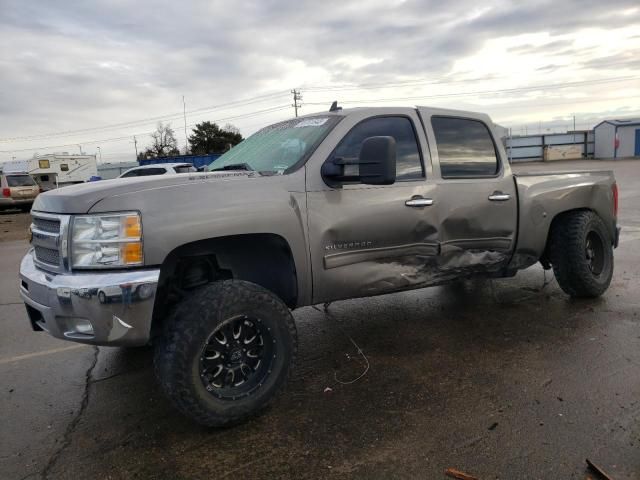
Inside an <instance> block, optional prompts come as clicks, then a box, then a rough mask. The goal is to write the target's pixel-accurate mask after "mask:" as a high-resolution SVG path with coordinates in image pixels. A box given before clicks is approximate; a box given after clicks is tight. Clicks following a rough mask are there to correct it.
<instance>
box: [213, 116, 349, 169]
mask: <svg viewBox="0 0 640 480" xmlns="http://www.w3.org/2000/svg"><path fill="white" fill-rule="evenodd" d="M340 118H341V117H338V116H326V115H325V116H318V117H305V118H295V119H293V120H287V121H286V122H281V123H276V124H274V125H270V126H268V127H265V128H263V129H262V130H260V131H258V132H256V133H254V134H253V135H251V136H250V137H249V138H247V139H246V140H244V141H242V142H241V143H239V144H238V145H236V146H235V147H233V148H232V149H231V150H229V151H228V152H227V153H225V154H224V155H222V156H221V157H220V158H218V159H217V160H215V161H214V162H213V163H211V164H209V166H208V167H207V170H208V171H212V170H218V169H221V170H222V169H225V167H227V168H226V169H227V170H233V169H236V166H237V169H238V170H256V171H258V172H272V173H278V174H283V173H285V171H286V170H288V169H289V168H291V167H293V166H294V165H296V164H297V163H298V162H301V161H304V160H306V159H307V158H308V157H309V155H311V153H313V151H314V150H315V148H316V147H317V146H318V145H319V144H320V142H321V141H322V140H323V139H324V138H325V137H326V136H327V134H328V133H329V132H330V131H331V129H332V128H333V127H334V126H335V125H336V123H338V121H340Z"/></svg>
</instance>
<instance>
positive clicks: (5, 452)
mask: <svg viewBox="0 0 640 480" xmlns="http://www.w3.org/2000/svg"><path fill="white" fill-rule="evenodd" d="M574 168H589V169H599V168H604V169H614V170H615V172H616V176H617V178H618V184H619V186H620V208H621V213H620V218H619V222H620V225H621V226H622V227H623V233H622V237H621V244H620V247H619V248H618V249H617V250H616V252H615V256H616V267H615V273H614V278H613V282H612V285H611V288H610V289H609V290H608V292H607V293H606V294H605V295H604V296H603V297H602V298H600V299H597V300H588V301H576V300H571V299H569V298H568V297H567V296H566V295H564V294H563V293H562V292H561V290H560V289H559V287H558V285H557V283H556V282H555V280H553V275H552V274H550V273H548V272H547V273H546V275H545V273H544V272H543V270H542V269H541V268H540V267H539V266H536V267H532V268H530V269H528V270H526V271H524V272H520V273H519V274H518V276H517V277H516V278H513V279H504V280H494V281H490V280H482V281H480V280H479V281H466V282H461V283H456V284H454V285H450V286H445V287H437V288H431V289H423V290H416V291H412V292H405V293H399V294H393V295H385V296H381V297H376V298H370V299H361V300H350V301H344V302H338V303H334V304H332V305H331V306H330V307H329V309H328V312H327V313H325V312H324V311H323V310H322V308H320V309H315V308H311V307H308V308H303V309H299V310H297V311H296V312H295V313H294V315H295V318H296V321H297V325H298V334H299V339H300V350H299V357H298V362H297V367H296V371H295V374H294V376H293V379H292V381H291V383H290V385H289V388H288V390H287V391H286V393H285V395H283V396H282V397H281V398H280V399H279V401H278V402H277V403H276V404H275V405H274V406H273V407H272V408H271V409H270V410H269V411H268V412H267V413H266V414H265V415H263V416H261V417H259V418H257V419H255V420H252V421H250V422H248V423H246V424H243V425H241V426H238V427H235V428H230V429H225V430H210V429H205V428H202V427H199V426H197V425H195V424H193V423H191V422H190V421H189V420H187V419H185V418H184V417H182V416H181V415H180V414H179V413H177V412H176V411H175V410H173V408H172V407H171V406H170V405H169V404H168V402H167V401H166V400H165V399H164V398H163V396H162V394H161V393H160V391H159V389H158V387H157V386H156V385H155V383H154V378H153V372H152V369H151V350H150V349H148V348H142V349H117V348H94V347H89V346H82V345H76V344H74V343H67V342H63V341H59V340H55V339H52V338H49V337H48V336H47V335H46V334H44V333H41V332H38V333H35V332H32V331H31V329H30V326H29V324H28V321H27V317H26V313H25V311H24V306H23V304H22V303H21V302H20V297H19V294H18V288H17V271H18V265H19V261H20V258H21V256H22V255H23V254H24V253H25V252H26V250H27V247H28V244H27V241H26V239H25V235H24V230H21V229H23V228H24V226H26V225H27V224H28V216H27V214H13V213H6V212H0V240H2V241H1V242H0V323H1V328H2V335H0V386H1V387H0V419H1V427H0V478H1V479H7V480H12V479H16V480H17V479H25V478H56V479H57V478H61V479H66V478H70V479H76V480H77V479H84V478H100V479H102V478H110V479H120V478H186V479H205V478H207V479H208V478H217V479H222V478H243V479H253V478H256V479H257V478H283V477H285V478H381V479H387V478H407V479H414V478H424V479H438V478H444V476H443V471H444V469H445V468H447V467H455V468H457V469H459V470H462V471H465V472H468V473H470V474H474V475H475V476H477V477H479V478H481V479H521V478H523V479H524V478H527V479H529V478H531V479H538V478H539V479H573V478H576V479H584V478H586V476H587V473H588V472H587V470H586V469H585V458H589V459H591V460H593V461H594V462H595V463H597V464H599V465H601V466H602V467H603V468H604V469H605V470H607V471H608V473H609V474H610V475H611V476H612V478H614V479H616V480H619V479H637V478H639V477H640V455H638V450H639V448H640V315H639V313H638V312H639V311H640V308H639V306H640V297H639V295H638V294H639V293H640V289H639V286H640V255H638V249H639V247H640V161H632V160H629V161H617V162H599V161H591V162H571V163H568V162H566V163H562V164H555V165H546V164H536V165H533V164H532V165H526V166H519V167H517V170H545V169H564V170H566V169H574ZM6 220H11V221H6ZM350 338H351V339H353V340H354V341H355V342H356V343H357V345H359V347H360V348H361V349H362V351H363V352H364V355H366V359H367V362H368V363H369V366H370V368H369V370H368V371H367V372H366V374H365V375H364V376H363V377H362V378H360V379H358V380H356V381H355V382H352V383H350V381H351V380H354V379H356V378H357V377H358V376H359V375H360V374H361V373H362V372H363V369H364V367H365V360H364V359H363V357H362V356H361V355H359V353H358V351H357V349H356V348H355V346H354V344H352V342H351V340H350ZM327 387H328V388H327ZM329 389H330V390H329ZM325 390H327V391H325Z"/></svg>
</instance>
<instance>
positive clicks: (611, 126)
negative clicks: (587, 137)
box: [593, 118, 640, 158]
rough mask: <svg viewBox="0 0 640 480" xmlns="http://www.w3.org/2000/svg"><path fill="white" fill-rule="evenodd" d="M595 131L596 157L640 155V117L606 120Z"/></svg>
mask: <svg viewBox="0 0 640 480" xmlns="http://www.w3.org/2000/svg"><path fill="white" fill-rule="evenodd" d="M593 131H594V133H595V158H624V157H640V118H635V119H627V120H604V121H602V122H600V123H599V124H597V125H596V126H595V127H594V128H593Z"/></svg>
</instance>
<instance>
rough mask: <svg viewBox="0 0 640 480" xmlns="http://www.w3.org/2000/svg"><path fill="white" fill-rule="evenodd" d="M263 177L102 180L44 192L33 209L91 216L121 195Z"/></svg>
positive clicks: (225, 174)
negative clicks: (98, 206) (94, 209)
mask: <svg viewBox="0 0 640 480" xmlns="http://www.w3.org/2000/svg"><path fill="white" fill-rule="evenodd" d="M259 178H264V177H261V176H260V174H258V173H256V172H245V171H233V172H231V171H227V172H202V173H190V174H176V175H154V176H148V177H140V178H117V179H114V180H101V181H98V182H89V183H82V184H78V185H71V186H68V187H62V188H59V189H56V190H50V191H48V192H45V193H41V194H40V195H38V197H37V198H36V200H35V202H34V203H33V210H36V211H40V212H48V213H64V214H81V213H87V212H88V211H89V210H90V209H91V207H92V206H94V205H95V204H96V203H98V202H99V201H101V200H103V199H105V198H108V197H113V196H117V195H126V194H130V193H135V192H142V191H144V190H155V189H162V188H172V187H180V186H181V185H183V186H184V188H189V186H190V185H191V184H193V182H207V183H208V182H242V181H244V182H246V181H254V180H256V179H259Z"/></svg>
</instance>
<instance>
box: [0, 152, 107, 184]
mask: <svg viewBox="0 0 640 480" xmlns="http://www.w3.org/2000/svg"><path fill="white" fill-rule="evenodd" d="M2 169H3V170H4V172H6V173H9V172H26V173H28V174H29V175H31V176H32V177H33V178H34V179H35V181H36V182H38V184H39V185H40V186H41V187H42V189H43V190H51V189H53V188H58V187H63V186H65V185H73V184H75V183H84V182H88V181H89V179H90V178H91V177H97V176H98V166H97V162H96V156H95V155H70V154H68V153H66V152H65V153H53V154H47V155H39V156H37V157H34V158H30V159H29V160H12V161H10V162H6V163H4V164H3V165H2Z"/></svg>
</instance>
